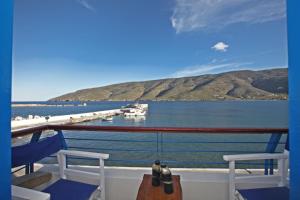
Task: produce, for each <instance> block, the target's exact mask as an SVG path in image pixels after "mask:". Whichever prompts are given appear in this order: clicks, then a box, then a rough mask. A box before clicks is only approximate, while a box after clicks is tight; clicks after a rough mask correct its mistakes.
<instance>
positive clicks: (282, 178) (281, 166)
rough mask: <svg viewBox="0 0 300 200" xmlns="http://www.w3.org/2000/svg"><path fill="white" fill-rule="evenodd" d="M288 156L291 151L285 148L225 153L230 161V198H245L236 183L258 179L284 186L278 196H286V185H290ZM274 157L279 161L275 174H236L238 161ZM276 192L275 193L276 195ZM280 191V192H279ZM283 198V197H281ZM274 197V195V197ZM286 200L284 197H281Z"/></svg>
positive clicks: (257, 190) (256, 190)
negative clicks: (261, 151)
mask: <svg viewBox="0 0 300 200" xmlns="http://www.w3.org/2000/svg"><path fill="white" fill-rule="evenodd" d="M288 157H289V152H288V151H287V150H284V152H283V153H261V154H240V155H224V156H223V159H224V160H225V161H228V162H229V200H235V199H243V195H241V191H242V190H240V192H239V190H236V184H239V183H253V182H257V181H269V182H272V183H277V186H278V187H284V189H283V191H279V190H276V192H277V193H278V194H277V197H278V198H279V195H281V194H282V193H284V194H282V195H284V196H286V193H287V190H288V189H286V188H285V187H286V186H288ZM270 159H274V160H277V162H278V173H277V174H274V175H249V176H248V175H247V176H244V175H243V176H236V173H235V164H236V162H237V161H252V160H270ZM250 190H251V191H250ZM250 190H248V191H247V192H253V193H255V192H256V193H257V194H259V193H261V192H263V193H266V192H271V189H270V190H269V191H267V190H263V191H262V190H261V191H259V189H250ZM276 192H275V193H273V195H276ZM279 193H280V194H279ZM281 198H282V197H281ZM258 199H259V197H255V200H258ZM272 199H273V197H272ZM248 200H250V199H248ZM280 200H284V199H280Z"/></svg>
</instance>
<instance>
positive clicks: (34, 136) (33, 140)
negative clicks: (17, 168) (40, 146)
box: [25, 131, 42, 174]
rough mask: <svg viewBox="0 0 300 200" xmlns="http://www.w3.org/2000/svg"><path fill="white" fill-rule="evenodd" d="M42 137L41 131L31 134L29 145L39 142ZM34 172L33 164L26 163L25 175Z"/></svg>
mask: <svg viewBox="0 0 300 200" xmlns="http://www.w3.org/2000/svg"><path fill="white" fill-rule="evenodd" d="M41 135H42V131H38V132H35V133H33V134H32V136H31V140H30V143H36V142H38V141H39V139H40V137H41ZM33 172H34V163H28V164H27V165H26V168H25V174H30V173H33Z"/></svg>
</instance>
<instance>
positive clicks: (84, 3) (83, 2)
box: [77, 0, 95, 11]
mask: <svg viewBox="0 0 300 200" xmlns="http://www.w3.org/2000/svg"><path fill="white" fill-rule="evenodd" d="M77 2H78V3H79V4H80V5H81V6H83V7H84V8H86V9H88V10H90V11H95V8H94V7H93V6H92V5H91V4H90V3H89V1H88V0H77Z"/></svg>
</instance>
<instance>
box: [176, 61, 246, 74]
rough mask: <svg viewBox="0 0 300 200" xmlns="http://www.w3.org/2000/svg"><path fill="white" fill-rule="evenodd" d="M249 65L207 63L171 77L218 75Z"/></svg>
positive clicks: (186, 69) (187, 68) (186, 68)
mask: <svg viewBox="0 0 300 200" xmlns="http://www.w3.org/2000/svg"><path fill="white" fill-rule="evenodd" d="M247 64H249V63H225V64H224V63H222V64H216V63H213V64H211V63H209V64H203V65H195V66H189V67H185V68H183V69H182V70H179V71H177V72H175V73H174V74H172V75H171V76H172V77H188V76H198V75H203V74H214V73H219V72H223V71H230V70H234V69H237V68H239V67H241V66H242V65H247Z"/></svg>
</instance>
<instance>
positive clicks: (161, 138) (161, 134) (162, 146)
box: [160, 132, 164, 159]
mask: <svg viewBox="0 0 300 200" xmlns="http://www.w3.org/2000/svg"><path fill="white" fill-rule="evenodd" d="M163 153H164V138H163V133H162V132H160V155H161V159H163V158H164V156H163Z"/></svg>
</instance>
